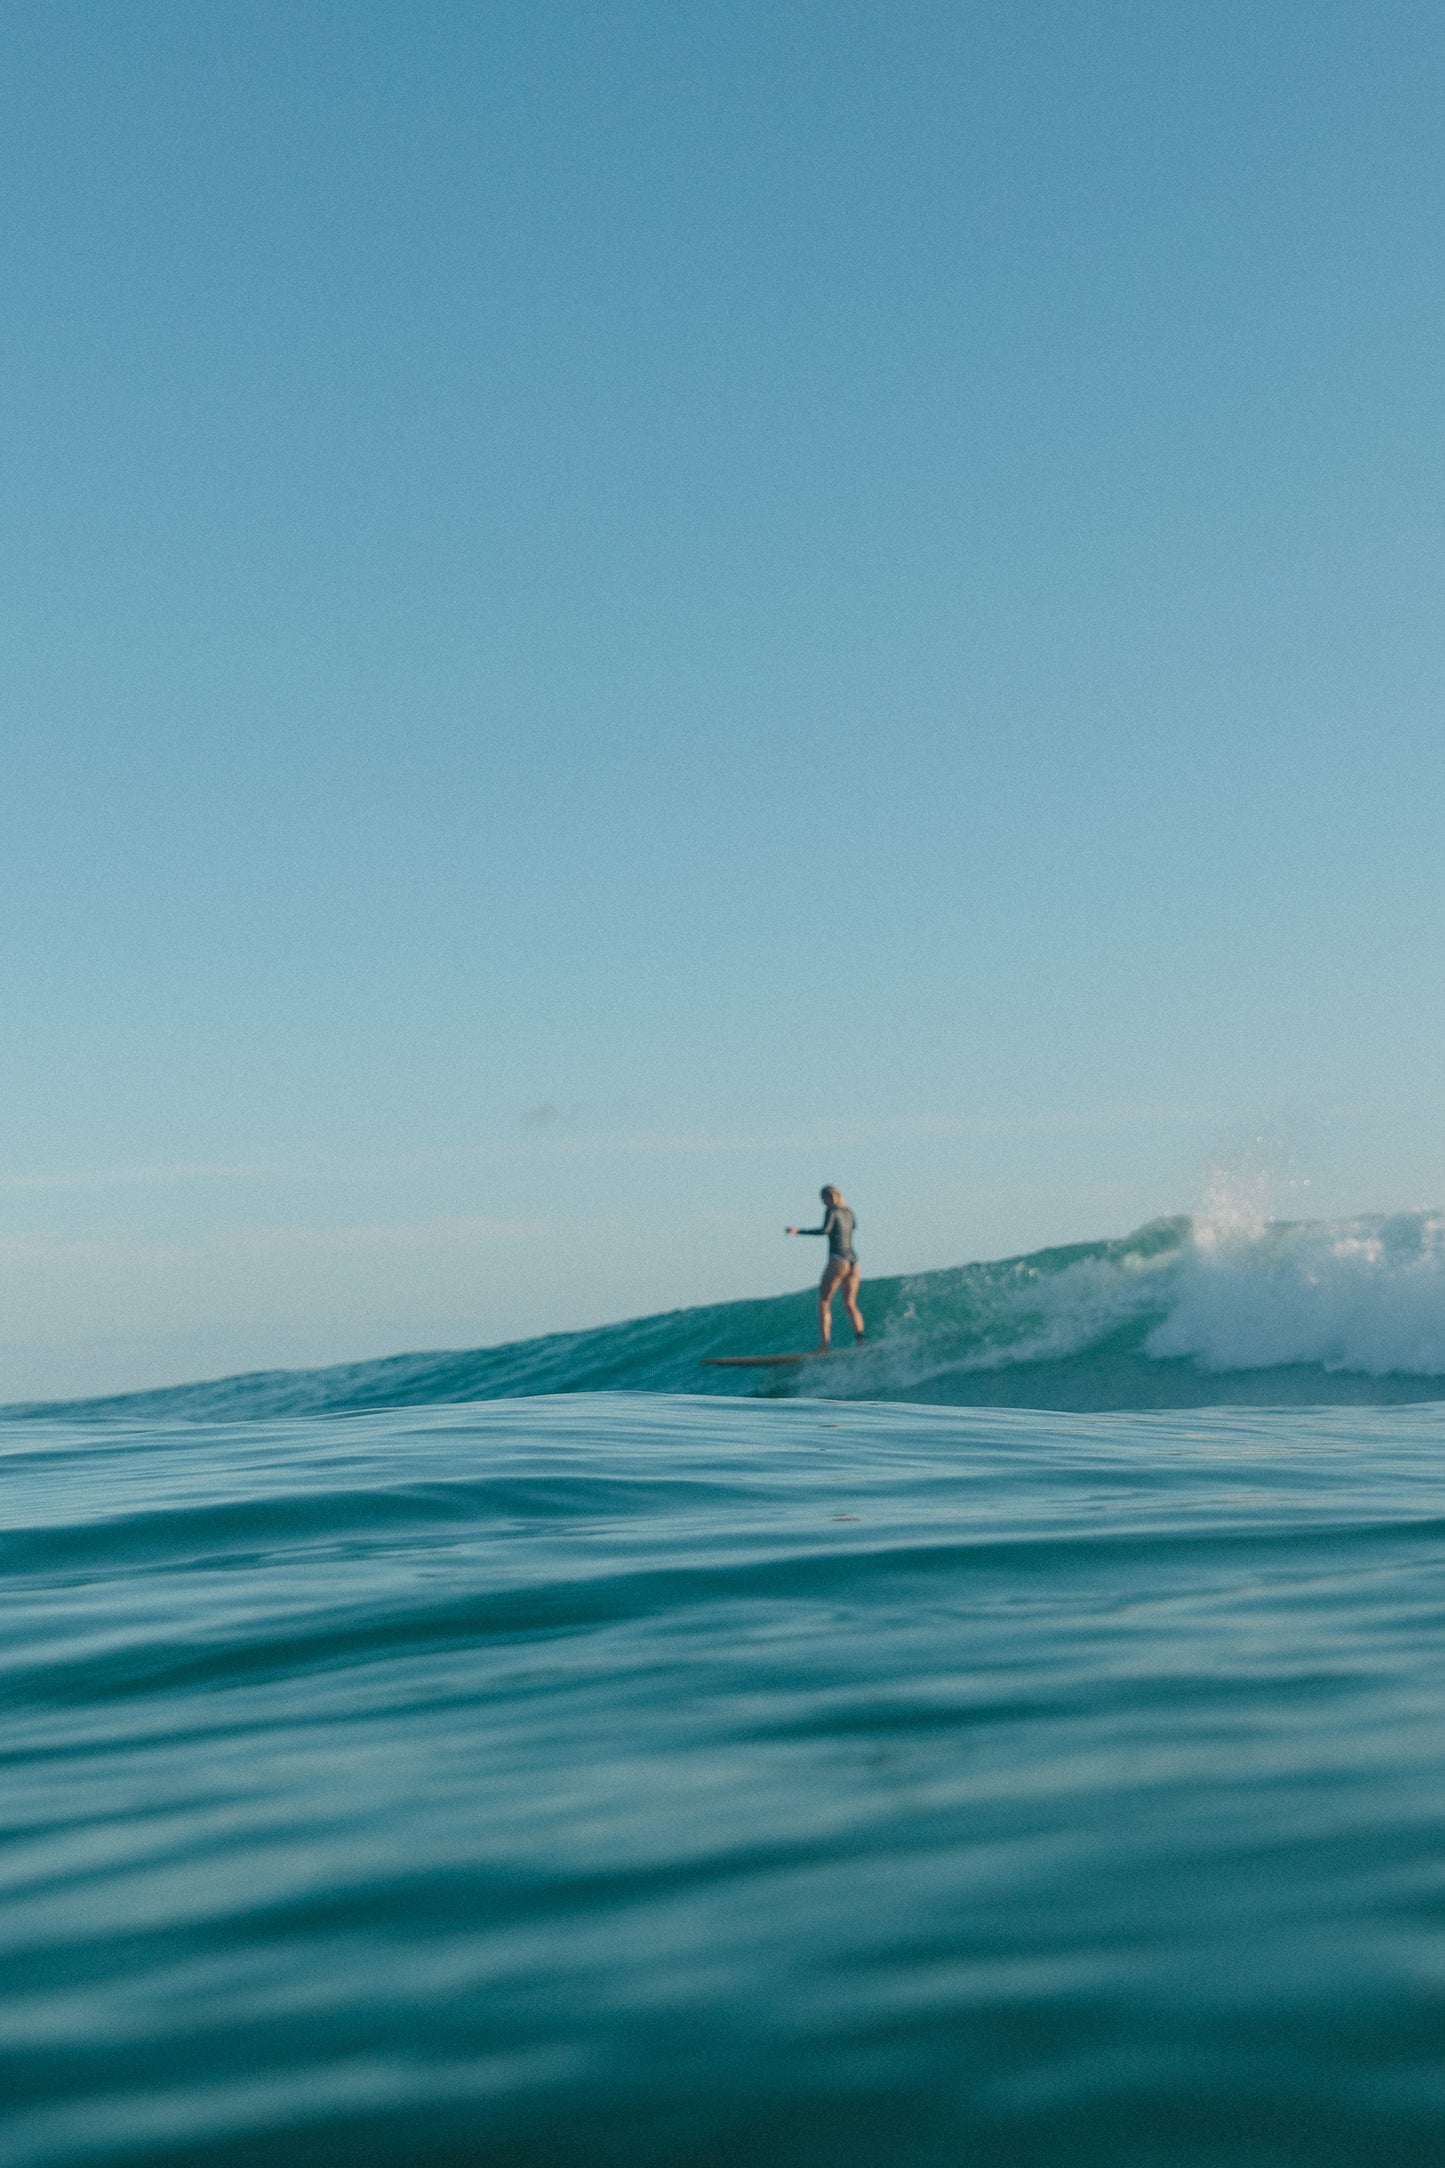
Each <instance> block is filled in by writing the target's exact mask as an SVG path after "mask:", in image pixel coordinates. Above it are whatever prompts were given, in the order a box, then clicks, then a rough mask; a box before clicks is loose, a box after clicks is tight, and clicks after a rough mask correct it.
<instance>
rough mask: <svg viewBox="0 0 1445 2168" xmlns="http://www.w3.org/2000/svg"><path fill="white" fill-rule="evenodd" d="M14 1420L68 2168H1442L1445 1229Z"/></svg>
mask: <svg viewBox="0 0 1445 2168" xmlns="http://www.w3.org/2000/svg"><path fill="white" fill-rule="evenodd" d="M864 1296H865V1307H866V1309H867V1313H868V1318H869V1328H870V1344H869V1345H868V1346H867V1347H866V1348H864V1349H862V1350H860V1351H853V1350H845V1351H843V1352H841V1353H839V1354H838V1355H836V1356H835V1357H833V1358H832V1359H830V1361H829V1362H828V1363H826V1364H813V1365H808V1366H805V1367H803V1368H800V1369H799V1370H797V1371H784V1372H748V1371H728V1370H711V1369H708V1368H706V1367H704V1364H703V1358H704V1357H707V1356H710V1355H725V1354H757V1353H768V1352H772V1351H776V1350H779V1349H786V1348H791V1347H798V1346H804V1345H806V1344H807V1342H808V1339H809V1337H810V1327H811V1324H812V1316H813V1298H812V1292H811V1290H802V1291H800V1292H798V1293H796V1294H793V1295H788V1296H782V1297H777V1298H771V1299H769V1300H766V1301H761V1302H752V1303H733V1304H723V1305H717V1306H714V1307H711V1308H706V1309H700V1310H691V1311H684V1312H677V1313H672V1314H668V1315H664V1316H660V1317H653V1318H647V1319H642V1320H636V1321H632V1322H630V1323H627V1324H621V1325H613V1326H607V1327H603V1328H599V1329H597V1330H595V1331H591V1332H581V1333H567V1334H556V1335H552V1336H549V1337H547V1338H545V1339H539V1340H532V1341H528V1342H524V1343H516V1344H513V1345H510V1346H505V1347H493V1348H481V1349H477V1350H470V1351H465V1352H460V1353H458V1352H446V1353H434V1354H419V1355H407V1356H397V1357H392V1358H388V1359H385V1360H379V1361H376V1362H370V1363H361V1364H351V1365H345V1366H333V1367H331V1368H328V1369H325V1370H316V1371H308V1372H273V1373H260V1374H255V1375H251V1376H248V1377H242V1378H234V1379H226V1380H221V1381H215V1382H209V1383H203V1384H196V1385H191V1386H184V1387H174V1388H167V1389H165V1390H160V1391H155V1392H150V1393H140V1394H128V1395H121V1396H115V1397H112V1398H111V1399H109V1400H104V1401H94V1400H93V1401H88V1402H84V1403H75V1404H71V1405H68V1406H61V1405H58V1404H49V1405H46V1406H43V1407H42V1406H27V1407H12V1408H9V1409H6V1410H4V1411H0V1473H3V1481H4V1497H5V1513H4V1519H3V1527H0V1548H3V1563H4V1571H5V1588H6V1595H7V1603H6V1606H5V1613H4V1621H3V1627H0V1679H3V1687H4V1693H5V1706H6V1725H5V1730H4V1735H3V1741H0V1832H3V1839H4V1842H3V1845H0V1922H3V1934H0V2016H3V2023H0V2156H3V2158H4V2160H5V2161H6V2162H7V2164H14V2168H111V2164H114V2168H141V2164H144V2168H151V2164H169V2168H203V2164H204V2168H241V2164H242V2163H245V2164H248V2168H249V2164H251V2163H254V2162H256V2161H258V2160H265V2161H266V2162H267V2163H268V2168H343V2164H345V2168H371V2164H375V2168H464V2164H466V2168H472V2164H486V2168H492V2164H496V2168H547V2164H551V2163H558V2164H561V2163H573V2162H579V2161H580V2162H586V2163H588V2164H589V2168H591V2164H594V2163H595V2164H600V2168H612V2164H614V2163H615V2164H617V2168H621V2164H623V2163H628V2164H642V2168H723V2164H724V2163H728V2164H737V2163H743V2164H749V2163H753V2162H758V2163H769V2164H771V2163H774V2162H779V2163H781V2162H786V2163H788V2164H789V2168H793V2164H798V2168H879V2164H882V2168H963V2164H970V2163H978V2164H980V2168H1057V2164H1058V2163H1061V2162H1064V2161H1067V2162H1070V2163H1078V2164H1082V2168H1266V2164H1268V2168H1279V2164H1293V2163H1299V2164H1301V2168H1303V2164H1305V2163H1309V2164H1310V2168H1354V2164H1359V2168H1364V2164H1365V2163H1370V2164H1372V2168H1374V2164H1376V2163H1380V2162H1386V2163H1389V2164H1392V2168H1416V2164H1418V2168H1425V2164H1427V2163H1429V2164H1432V2168H1433V2164H1434V2163H1436V2162H1438V2161H1439V2160H1440V2159H1441V2158H1442V2156H1445V1805H1442V1801H1445V1662H1442V1647H1445V1481H1442V1451H1445V1219H1442V1218H1441V1217H1440V1216H1438V1215H1435V1214H1432V1213H1428V1212H1423V1211H1422V1212H1416V1213H1409V1214H1401V1215H1396V1216H1393V1217H1380V1218H1370V1219H1359V1220H1352V1221H1348V1222H1335V1223H1323V1222H1294V1223H1283V1222H1270V1221H1266V1220H1263V1219H1260V1218H1257V1217H1254V1218H1252V1217H1250V1216H1249V1215H1248V1214H1231V1213H1228V1212H1216V1213H1213V1214H1201V1215H1198V1216H1196V1217H1194V1218H1187V1217H1180V1218H1174V1219H1168V1220H1161V1221H1157V1222H1155V1223H1153V1224H1152V1225H1150V1226H1148V1227H1145V1228H1143V1229H1141V1230H1139V1231H1138V1232H1137V1233H1136V1234H1134V1235H1131V1236H1128V1237H1124V1238H1120V1239H1115V1240H1108V1241H1100V1242H1094V1243H1088V1244H1079V1245H1074V1246H1071V1247H1069V1248H1065V1249H1057V1250H1052V1251H1045V1252H1041V1253H1037V1254H1035V1255H1033V1256H1029V1257H1023V1258H1014V1259H1008V1260H1004V1261H1002V1262H996V1263H989V1264H975V1265H965V1266H960V1267H958V1268H956V1269H954V1270H951V1271H943V1272H930V1273H924V1274H918V1275H914V1276H911V1277H907V1278H900V1279H896V1280H891V1281H871V1282H868V1281H865V1287H864Z"/></svg>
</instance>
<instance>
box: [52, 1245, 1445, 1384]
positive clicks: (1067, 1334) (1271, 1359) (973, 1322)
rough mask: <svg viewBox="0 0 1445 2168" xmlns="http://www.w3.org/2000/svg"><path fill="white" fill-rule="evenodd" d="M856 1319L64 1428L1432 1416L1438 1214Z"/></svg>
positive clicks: (899, 1290)
mask: <svg viewBox="0 0 1445 2168" xmlns="http://www.w3.org/2000/svg"><path fill="white" fill-rule="evenodd" d="M865 1301H866V1308H867V1314H868V1321H869V1333H870V1339H869V1344H868V1345H867V1346H866V1347H865V1348H862V1349H859V1350H854V1349H851V1348H849V1349H845V1350H843V1351H841V1352H839V1353H838V1354H837V1355H835V1356H834V1357H833V1358H832V1359H831V1360H830V1361H829V1362H827V1363H826V1364H824V1363H807V1364H800V1365H799V1366H798V1367H796V1368H794V1369H782V1370H761V1371H759V1370H728V1369H713V1368H709V1367H707V1366H706V1359H707V1358H709V1357H715V1356H720V1355H722V1356H738V1355H764V1354H770V1353H776V1352H781V1351H785V1350H790V1349H797V1348H803V1347H806V1346H807V1345H808V1344H809V1341H810V1340H811V1338H812V1334H813V1293H812V1290H811V1288H809V1289H804V1290H801V1291H799V1292H798V1293H797V1294H792V1295H781V1296H775V1297H772V1298H769V1299H766V1300H763V1301H758V1302H733V1303H722V1304H716V1305H713V1306H710V1307H707V1308H701V1309H692V1310H677V1311H671V1312H667V1313H665V1314H663V1315H661V1316H657V1317H648V1318H640V1319H635V1320H632V1321H631V1322H628V1323H625V1324H620V1325H607V1326H601V1327H598V1328H597V1329H596V1330H593V1331H589V1332H572V1333H554V1334H550V1335H548V1336H547V1337H545V1338H542V1339H534V1340H525V1341H518V1342H514V1343H512V1344H510V1345H507V1346H502V1347H490V1348H478V1349H473V1350H469V1351H466V1352H461V1353H437V1354H421V1355H398V1356H392V1357H389V1358H387V1359H385V1360H382V1361H377V1362H365V1363H345V1364H340V1365H337V1366H334V1367H331V1368H328V1369H323V1370H308V1371H267V1372H259V1373H254V1374H251V1375H248V1376H244V1377H236V1378H227V1379H222V1380H220V1381H218V1382H215V1383H206V1384H197V1385H185V1386H175V1387H169V1388H166V1389H164V1390H161V1391H156V1392H149V1393H131V1394H125V1395H121V1396H116V1397H112V1398H110V1399H106V1400H92V1401H85V1402H70V1403H66V1404H64V1412H65V1413H67V1414H68V1415H75V1414H81V1413H84V1414H93V1415H95V1416H98V1417H99V1416H107V1415H135V1416H144V1417H147V1418H149V1417H154V1416H162V1417H164V1416H167V1415H174V1416H184V1417H205V1418H209V1419H212V1420H214V1419H218V1418H220V1419H225V1418H232V1419H244V1418H250V1417H255V1416H266V1415H283V1414H298V1413H306V1412H315V1413H322V1412H332V1413H346V1412H361V1411H363V1410H366V1409H375V1408H385V1407H405V1406H417V1405H424V1404H427V1403H431V1402H448V1401H462V1400H494V1399H515V1398H520V1397H525V1396H530V1395H535V1394H548V1393H576V1392H608V1391H628V1392H665V1393H679V1392H681V1393H702V1394H709V1395H725V1396H730V1397H738V1396H750V1397H765V1398H791V1397H799V1396H806V1397H809V1398H831V1399H845V1400H896V1401H914V1402H919V1401H922V1402H935V1403H942V1404H949V1405H955V1406H995V1407H997V1406H1012V1407H1040V1408H1061V1409H1068V1408H1073V1409H1085V1410H1087V1409H1106V1408H1121V1409H1122V1408H1159V1407H1198V1406H1209V1405H1221V1404H1233V1405H1253V1406H1270V1405H1295V1406H1299V1405H1309V1404H1322V1403H1330V1402H1333V1403H1360V1402H1394V1401H1403V1400H1426V1399H1431V1400H1433V1399H1440V1398H1445V1215H1441V1214H1439V1213H1436V1212H1427V1211H1418V1212H1406V1213H1399V1214H1396V1215H1393V1216H1390V1217H1383V1216H1381V1217H1368V1218H1361V1219H1354V1220H1344V1221H1262V1220H1258V1219H1254V1218H1251V1217H1249V1216H1248V1215H1239V1214H1233V1213H1230V1212H1227V1211H1221V1212H1219V1213H1214V1214H1201V1215H1198V1216H1195V1217H1188V1216H1180V1217H1177V1218H1171V1219H1162V1220H1156V1221H1153V1222H1151V1223H1150V1224H1149V1225H1148V1226H1146V1227H1142V1228H1140V1229H1139V1230H1138V1231H1137V1233H1135V1234H1132V1235H1128V1236H1125V1237H1123V1238H1121V1239H1117V1240H1108V1241H1100V1242H1086V1243H1076V1244H1073V1245H1070V1246H1069V1247H1066V1248H1061V1249H1050V1250H1040V1251H1037V1252H1035V1253H1034V1254H1032V1255H1031V1256H1027V1257H1015V1258H1006V1259H1003V1260H1001V1261H999V1262H994V1263H985V1264H970V1265H960V1266H957V1267H955V1268H952V1269H950V1270H946V1271H939V1272H925V1273H917V1274H912V1275H908V1276H905V1277H902V1278H898V1279H889V1280H869V1281H867V1282H865ZM60 1406H61V1404H58V1403H53V1404H51V1407H53V1409H54V1411H55V1412H60ZM11 1412H17V1413H18V1412H21V1411H19V1410H15V1411H11ZM24 1412H27V1413H41V1412H49V1410H48V1409H47V1410H41V1409H37V1408H29V1409H27V1410H25V1411H24Z"/></svg>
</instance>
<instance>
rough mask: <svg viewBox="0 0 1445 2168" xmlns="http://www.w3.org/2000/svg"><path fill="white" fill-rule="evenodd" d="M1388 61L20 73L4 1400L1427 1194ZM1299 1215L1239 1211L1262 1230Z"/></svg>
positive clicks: (387, 62) (1417, 655)
mask: <svg viewBox="0 0 1445 2168" xmlns="http://www.w3.org/2000/svg"><path fill="white" fill-rule="evenodd" d="M1442 93H1445V16H1442V15H1441V13H1440V10H1439V9H1438V7H1436V6H1433V5H1427V4H1425V0H1408V4H1399V0H1372V4H1371V5H1369V6H1365V5H1363V4H1355V5H1349V6H1345V5H1338V4H1332V0H1309V4H1307V5H1306V4H1304V0H1298V4H1296V0H1248V4H1244V0H1238V4H1205V5H1202V6H1198V7H1189V8H1185V7H1174V8H1169V7H1160V6H1159V5H1158V4H1157V0H1096V4H1078V5H1071V4H1068V0H1049V4H1047V5H1044V4H1030V0H985V4H979V5H968V4H963V0H955V4H951V5H935V4H931V0H920V4H916V5H908V4H902V5H900V4H899V0H891V4H886V5H885V4H881V0H880V4H873V0H869V4H861V5H856V4H853V5H850V4H847V0H830V4H829V5H826V6H825V5H822V4H817V5H812V4H809V5H801V4H796V0H768V4H766V5H763V4H755V0H737V4H733V5H730V6H728V7H725V8H718V7H717V6H716V5H711V4H710V5H706V6H704V5H702V4H700V0H698V4H695V0H656V4H650V5H637V4H630V0H589V4H586V5H583V4H581V0H489V4H486V5H479V4H477V0H468V4H465V5H463V4H459V0H420V4H408V5H405V6H403V5H401V4H399V0H387V4H378V0H352V4H349V5H346V6H339V5H336V4H334V0H328V4H326V5H320V4H316V0H284V4H280V0H248V4H247V5H245V6H243V7H224V6H220V5H214V6H197V5H195V4H194V0H164V4H154V0H127V4H126V5H125V6H123V7H116V6H113V5H110V4H106V5H98V4H93V0H90V4H88V0H67V4H63V5H61V4H53V0H51V4H47V0H31V4H29V5H27V6H25V7H24V8H11V9H7V10H6V11H5V12H4V15H3V18H0V181H3V188H4V196H5V201H6V204H7V216H6V218H5V221H4V233H3V241H0V275H3V291H4V293H5V297H6V299H5V328H4V336H3V346H0V464H3V472H4V477H5V488H4V506H5V509H4V520H3V550H4V564H3V580H0V633H3V645H4V657H5V662H4V673H3V698H4V707H5V716H6V724H5V761H4V788H3V793H0V906H3V928H4V937H3V942H0V1003H3V1016H4V1022H5V1030H4V1034H3V1050H0V1087H3V1099H0V1104H3V1108H4V1133H3V1147H0V1299H3V1304H4V1315H3V1318H0V1343H3V1345H0V1370H3V1376H0V1397H13V1396H18V1395H20V1394H30V1393H42V1392H47V1391H55V1392H65V1391H72V1390H86V1389H99V1388H104V1387H109V1386H118V1385H127V1384H142V1383H150V1382H159V1381H161V1380H163V1379H168V1378H175V1377H181V1376H186V1375H195V1374H199V1373H201V1372H204V1371H214V1370H218V1369H227V1368H242V1367H251V1366H260V1365H265V1364H269V1363H272V1362H288V1363H289V1362H310V1361H323V1360H329V1359H337V1358H342V1357H353V1356H364V1355H370V1354H382V1353H386V1352H390V1351H392V1350H393V1349H396V1348H400V1347H416V1346H427V1345H439V1344H450V1345H458V1344H476V1343H480V1342H483V1341H489V1340H496V1339H500V1338H504V1337H510V1336H512V1335H514V1334H518V1333H523V1332H529V1331H538V1330H546V1329H551V1328H553V1327H562V1326H566V1325H572V1324H583V1323H593V1322H599V1321H601V1320H604V1319H606V1318H610V1317H618V1316H622V1315H626V1314H629V1313H634V1312H637V1311H640V1310H644V1309H649V1308H666V1307H671V1306H673V1305H674V1304H681V1303H690V1302H697V1301H703V1300H709V1299H721V1298H725V1297H732V1296H741V1295H745V1294H751V1293H763V1292H770V1291H773V1290H775V1289H777V1288H780V1287H785V1286H789V1285H798V1284H801V1283H802V1282H803V1280H805V1279H806V1278H807V1277H808V1276H809V1275H810V1274H811V1273H812V1271H813V1270H814V1269H815V1267H816V1263H817V1259H816V1256H815V1254H814V1252H813V1251H812V1250H807V1251H800V1250H799V1249H798V1247H797V1246H795V1245H788V1244H785V1243H784V1242H783V1241H782V1239H781V1236H780V1230H781V1227H782V1225H783V1223H784V1221H785V1220H791V1219H796V1218H799V1217H800V1216H802V1215H804V1214H805V1213H807V1212H808V1211H809V1208H810V1206H811V1203H812V1202H813V1200H814V1198H815V1196H816V1191H817V1188H818V1185H819V1183H820V1182H822V1181H825V1180H832V1181H837V1182H840V1183H841V1184H842V1185H843V1186H844V1188H845V1189H846V1190H847V1191H848V1193H849V1195H850V1198H851V1199H852V1201H853V1202H854V1204H855V1206H856V1208H857V1210H858V1214H859V1221H860V1249H861V1250H862V1253H863V1256H864V1260H865V1266H866V1267H867V1269H869V1270H876V1271H896V1270H901V1269H908V1268H914V1267H924V1266H929V1265H936V1264H944V1263H954V1262H959V1261H962V1259H964V1258H966V1257H969V1256H977V1255H984V1254H998V1253H1001V1252H1005V1251H1009V1250H1016V1249H1021V1248H1024V1247H1026V1246H1031V1245H1034V1244H1038V1243H1042V1242H1045V1241H1049V1240H1061V1239H1073V1238H1078V1237H1084V1236H1089V1235H1095V1234H1102V1233H1106V1232H1122V1231H1124V1230H1125V1229H1126V1228H1127V1227H1128V1226H1129V1225H1131V1224H1133V1223H1136V1222H1137V1221H1139V1220H1142V1219H1144V1218H1147V1217H1149V1216H1151V1215H1152V1214H1154V1213H1157V1212H1163V1211H1169V1210H1178V1209H1187V1208H1188V1207H1189V1206H1190V1205H1191V1204H1192V1203H1193V1202H1194V1201H1195V1197H1196V1194H1197V1191H1198V1185H1199V1182H1200V1179H1201V1176H1202V1174H1203V1172H1204V1170H1205V1169H1206V1168H1207V1167H1208V1165H1209V1163H1210V1162H1211V1160H1214V1159H1217V1158H1221V1157H1223V1158H1225V1159H1226V1160H1227V1159H1228V1158H1229V1156H1230V1154H1231V1153H1234V1152H1237V1151H1240V1150H1243V1151H1246V1152H1248V1151H1251V1150H1257V1149H1258V1148H1257V1147H1255V1146H1253V1144H1252V1142H1251V1141H1250V1140H1252V1139H1253V1138H1254V1137H1255V1136H1256V1135H1265V1136H1267V1137H1268V1138H1269V1139H1270V1140H1271V1141H1270V1143H1269V1145H1268V1147H1267V1149H1268V1151H1269V1152H1271V1153H1273V1154H1274V1155H1275V1158H1276V1159H1277V1162H1278V1170H1279V1171H1280V1179H1281V1182H1282V1183H1283V1184H1284V1187H1285V1189H1287V1187H1288V1179H1295V1180H1297V1181H1299V1182H1300V1183H1301V1184H1302V1183H1303V1181H1304V1179H1305V1176H1306V1174H1307V1175H1308V1177H1309V1179H1310V1182H1311V1185H1312V1187H1311V1190H1310V1193H1309V1194H1310V1197H1311V1198H1313V1199H1317V1200H1318V1203H1317V1205H1309V1204H1306V1205H1304V1206H1303V1207H1301V1208H1302V1209H1318V1210H1320V1211H1323V1212H1346V1211H1354V1210H1360V1209H1370V1208H1380V1209H1388V1208H1393V1207H1396V1206H1401V1205H1415V1204H1421V1203H1431V1202H1434V1201H1435V1200H1437V1199H1438V1198H1440V1196H1441V1195H1442V1193H1445V1143H1442V1141H1441V1134H1442V1121H1445V1082H1442V1077H1445V1010H1442V1004H1441V999H1440V995H1441V977H1442V973H1441V964H1440V957H1441V951H1442V936H1445V885H1442V879H1441V871H1442V853H1441V843H1442V812H1445V732H1442V727H1441V704H1442V703H1441V694H1442V681H1445V618H1442V607H1441V606H1442V600H1445V595H1442V585H1445V582H1442V571H1445V556H1442V528H1445V474H1442V448H1445V434H1442V423H1441V396H1442V395H1441V384H1442V368H1445V341H1442V331H1445V286H1442V279H1441V261H1442V239H1445V233H1442V225H1445V219H1442V213H1445V178H1442V161H1441V156H1440V147H1441V111H1442ZM1285 1170H1288V1173H1286V1171H1285Z"/></svg>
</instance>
